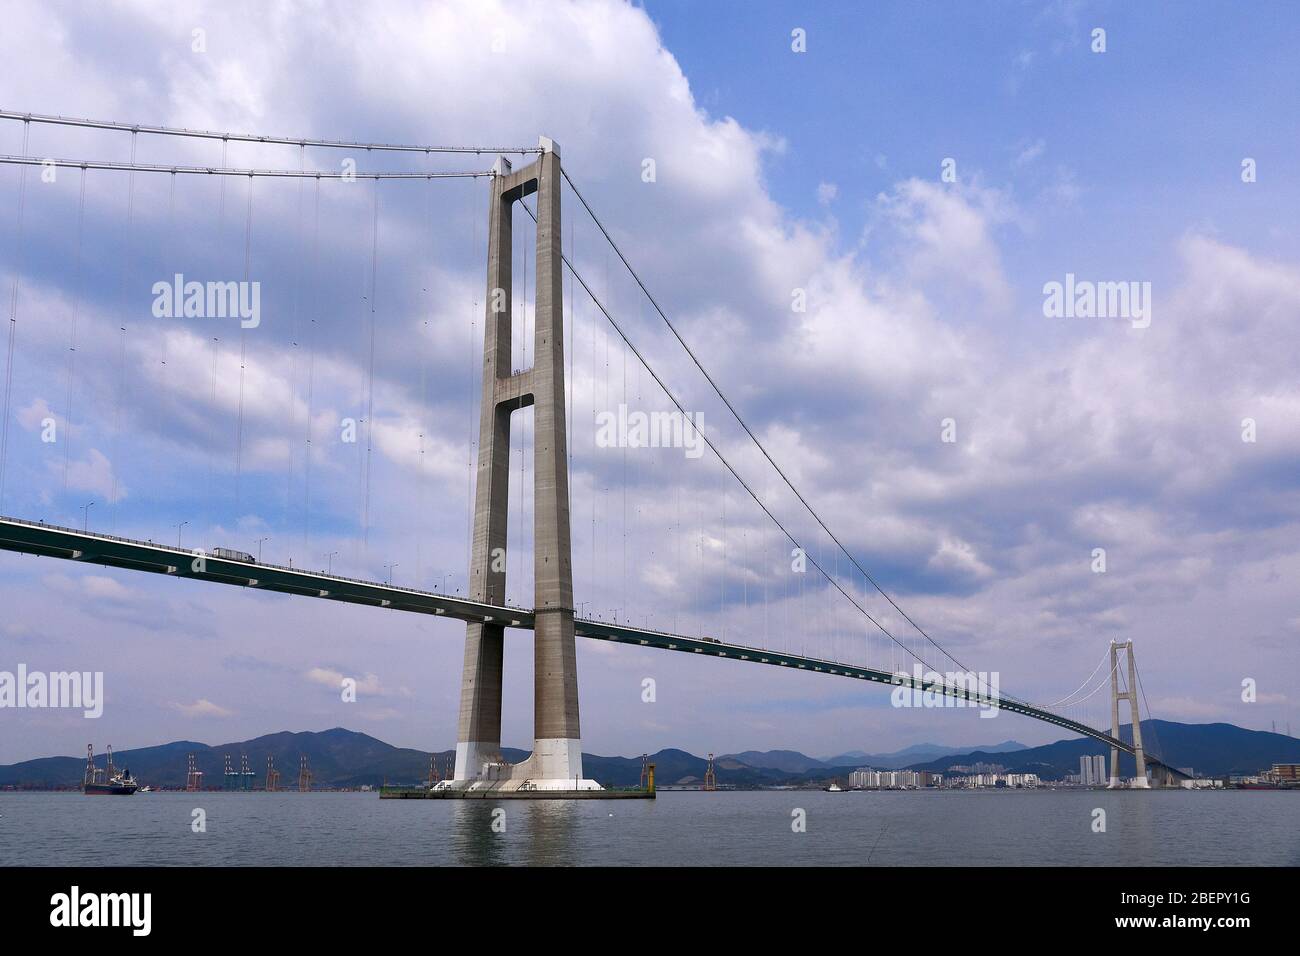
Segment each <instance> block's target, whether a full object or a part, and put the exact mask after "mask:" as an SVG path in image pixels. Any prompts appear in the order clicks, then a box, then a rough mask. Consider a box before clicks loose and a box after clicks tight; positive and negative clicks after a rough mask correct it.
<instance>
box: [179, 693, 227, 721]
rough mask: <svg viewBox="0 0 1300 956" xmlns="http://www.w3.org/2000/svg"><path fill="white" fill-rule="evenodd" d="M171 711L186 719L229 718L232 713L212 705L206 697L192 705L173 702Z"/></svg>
mask: <svg viewBox="0 0 1300 956" xmlns="http://www.w3.org/2000/svg"><path fill="white" fill-rule="evenodd" d="M171 707H172V709H174V710H177V711H180V712H181V713H182V714H183V715H185V716H186V717H231V716H233V715H234V711H232V710H227V709H226V708H225V707H221V706H218V705H217V704H214V703H212V701H210V700H208V699H207V698H206V697H200V698H199V699H198V700H196V701H194V703H192V704H181V703H177V702H173V703H172V704H171Z"/></svg>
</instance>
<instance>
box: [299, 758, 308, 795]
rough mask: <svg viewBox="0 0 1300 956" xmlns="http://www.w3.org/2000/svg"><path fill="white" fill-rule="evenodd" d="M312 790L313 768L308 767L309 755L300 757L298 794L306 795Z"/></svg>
mask: <svg viewBox="0 0 1300 956" xmlns="http://www.w3.org/2000/svg"><path fill="white" fill-rule="evenodd" d="M310 789H311V767H309V766H308V765H307V755H306V754H300V755H299V757H298V792H299V793H306V792H307V791H308V790H310Z"/></svg>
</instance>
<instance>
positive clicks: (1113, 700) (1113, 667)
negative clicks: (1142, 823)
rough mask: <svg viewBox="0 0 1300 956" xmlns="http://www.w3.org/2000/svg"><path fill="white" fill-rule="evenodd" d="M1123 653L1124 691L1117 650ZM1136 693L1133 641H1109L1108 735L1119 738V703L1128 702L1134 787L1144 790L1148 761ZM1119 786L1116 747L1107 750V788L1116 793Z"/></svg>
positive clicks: (1117, 751)
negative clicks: (1121, 650)
mask: <svg viewBox="0 0 1300 956" xmlns="http://www.w3.org/2000/svg"><path fill="white" fill-rule="evenodd" d="M1121 648H1122V649H1123V650H1124V652H1125V657H1126V658H1127V660H1128V688H1127V689H1126V690H1124V691H1122V692H1121V691H1120V689H1119V652H1120V649H1121ZM1137 695H1138V691H1137V662H1136V661H1134V660H1133V642H1132V641H1121V642H1119V643H1116V642H1115V641H1111V642H1110V735H1111V736H1112V737H1114V738H1115V739H1116V740H1118V739H1119V702H1120V701H1121V700H1127V701H1128V702H1129V714H1130V717H1129V720H1130V722H1131V723H1132V726H1133V753H1134V756H1135V757H1136V758H1137V776H1136V777H1134V779H1133V786H1135V787H1138V788H1139V789H1142V788H1145V787H1147V785H1148V784H1147V760H1146V754H1145V753H1144V752H1143V750H1142V720H1141V718H1140V717H1139V715H1138V698H1137ZM1119 786H1120V782H1119V748H1118V747H1111V748H1110V785H1109V788H1108V789H1111V790H1115V789H1118V788H1119Z"/></svg>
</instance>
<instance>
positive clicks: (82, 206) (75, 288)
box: [63, 169, 87, 492]
mask: <svg viewBox="0 0 1300 956" xmlns="http://www.w3.org/2000/svg"><path fill="white" fill-rule="evenodd" d="M86 175H87V174H86V170H84V169H83V170H82V171H81V188H80V196H79V197H78V198H77V257H76V265H75V266H74V267H73V273H72V320H71V322H70V327H69V330H68V387H67V393H66V396H65V398H64V402H63V431H64V435H63V490H64V491H65V492H66V491H67V490H68V468H69V467H70V460H69V456H70V455H71V454H72V451H71V445H72V441H71V439H72V377H73V369H74V366H75V364H76V358H77V319H78V318H79V317H80V314H81V296H82V288H81V249H82V240H83V238H84V236H85V223H86Z"/></svg>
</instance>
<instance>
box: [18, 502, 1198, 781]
mask: <svg viewBox="0 0 1300 956" xmlns="http://www.w3.org/2000/svg"><path fill="white" fill-rule="evenodd" d="M0 550H6V551H16V552H19V553H23V554H34V555H41V556H45V557H53V558H62V559H67V560H73V561H80V562H83V563H86V564H99V565H105V566H108V567H118V568H128V569H131V570H136V571H149V572H153V573H156V574H167V575H171V576H174V577H182V578H196V579H198V580H201V581H214V582H217V583H220V584H232V585H236V586H240V587H251V588H257V589H259V590H264V591H279V592H282V593H286V594H299V595H303V596H306V597H315V598H324V599H326V600H332V601H344V602H347V603H349V604H365V605H369V606H371V607H387V608H392V609H393V610H398V611H414V612H417V613H421V614H433V615H437V616H440V617H449V618H454V619H456V620H459V621H477V622H481V623H486V622H491V621H496V622H499V623H502V624H504V625H505V626H507V627H518V628H528V629H531V628H532V627H533V612H532V610H531V609H529V608H521V607H512V606H509V605H496V604H484V603H482V602H480V601H471V600H469V599H468V598H463V597H459V596H453V595H447V594H438V593H436V592H434V591H421V590H418V589H415V588H403V587H398V586H396V585H391V584H381V583H377V582H374V581H364V580H360V579H357V578H347V577H342V576H339V575H334V574H327V573H325V572H322V571H309V570H306V569H303V568H289V567H283V566H280V565H272V564H263V563H260V562H256V561H251V562H250V561H237V560H230V559H227V558H216V557H213V556H212V555H211V554H204V553H202V552H201V551H198V550H185V549H183V548H174V547H169V546H167V545H164V544H159V543H157V542H153V541H136V540H134V539H131V538H120V537H116V536H114V535H105V534H97V533H93V532H85V531H75V530H73V529H71V528H61V527H58V526H56V525H49V524H44V523H42V522H33V521H23V520H21V519H18V518H5V517H0ZM574 632H575V633H576V634H577V635H578V636H579V637H585V638H590V639H592V640H599V641H613V642H615V643H620V644H635V645H638V646H641V647H655V648H659V649H661V650H668V651H679V652H682V653H687V654H707V655H711V656H713V657H725V658H730V659H732V660H739V661H749V662H752V663H758V664H771V665H773V666H777V667H788V668H791V669H794V670H803V671H811V672H813V673H818V674H833V675H837V676H841V677H852V678H856V679H858V680H867V681H873V682H875V683H880V684H888V685H890V686H895V687H896V686H905V687H915V688H916V689H919V690H923V691H924V690H938V691H939V692H941V693H943V694H944V695H945V696H948V697H954V698H958V699H961V700H964V701H966V702H968V703H969V704H970V705H971V706H977V705H979V704H980V703H985V704H987V703H988V702H987V701H986V700H984V699H983V698H981V697H980V696H979V695H978V694H972V693H971V690H970V689H969V688H967V689H965V690H964V691H962V689H960V688H957V689H954V688H952V687H949V686H947V685H940V686H938V687H934V688H929V687H926V686H922V684H921V683H920V682H917V681H915V680H914V679H913V678H912V677H911V676H909V675H902V674H900V675H895V674H893V673H891V672H889V671H883V670H878V669H876V668H871V667H859V666H857V665H853V664H845V663H841V662H837V661H826V660H820V659H818V658H813V657H805V656H801V655H797V654H789V653H785V652H778V651H771V650H765V649H762V648H756V647H747V646H745V645H741V644H732V643H728V642H725V641H720V640H717V639H716V638H711V637H705V636H702V635H701V636H698V637H688V636H686V635H683V634H671V633H668V632H665V631H654V630H650V629H648V628H639V627H631V626H628V625H622V624H610V623H608V622H605V621H597V620H590V619H585V618H575V620H574ZM995 704H996V706H997V707H999V708H1000V709H1002V710H1008V711H1011V712H1012V713H1016V714H1022V715H1024V716H1026V717H1031V718H1033V719H1035V720H1040V721H1044V722H1046V723H1049V724H1055V725H1056V726H1058V727H1061V728H1062V729H1064V730H1070V731H1073V732H1075V733H1078V734H1082V735H1084V736H1087V737H1092V738H1093V739H1095V740H1100V741H1102V742H1103V743H1105V744H1107V745H1108V746H1114V747H1118V748H1119V749H1120V750H1122V751H1124V752H1125V753H1128V754H1132V753H1133V752H1134V750H1133V747H1132V746H1131V745H1130V744H1127V743H1125V742H1124V741H1122V740H1116V739H1115V738H1114V737H1112V736H1110V735H1109V734H1107V733H1103V732H1102V731H1099V730H1096V729H1094V728H1092V727H1089V726H1088V725H1087V724H1082V723H1079V722H1078V721H1075V720H1070V719H1069V718H1067V717H1063V716H1061V715H1060V714H1055V713H1052V712H1051V711H1047V710H1043V709H1041V708H1038V707H1034V706H1033V705H1032V704H1028V703H1025V702H1023V701H1018V700H1014V699H1008V698H1007V697H1005V696H1001V697H999V698H998V699H997V701H996V702H995ZM1147 762H1148V763H1150V764H1153V765H1155V766H1158V767H1164V768H1165V769H1168V770H1171V771H1173V772H1174V773H1175V774H1176V775H1178V776H1184V775H1183V774H1181V773H1180V772H1179V771H1177V770H1175V769H1174V768H1172V767H1168V765H1167V764H1165V763H1163V762H1162V761H1160V760H1159V759H1158V758H1156V757H1154V756H1152V755H1150V754H1148V755H1147Z"/></svg>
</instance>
